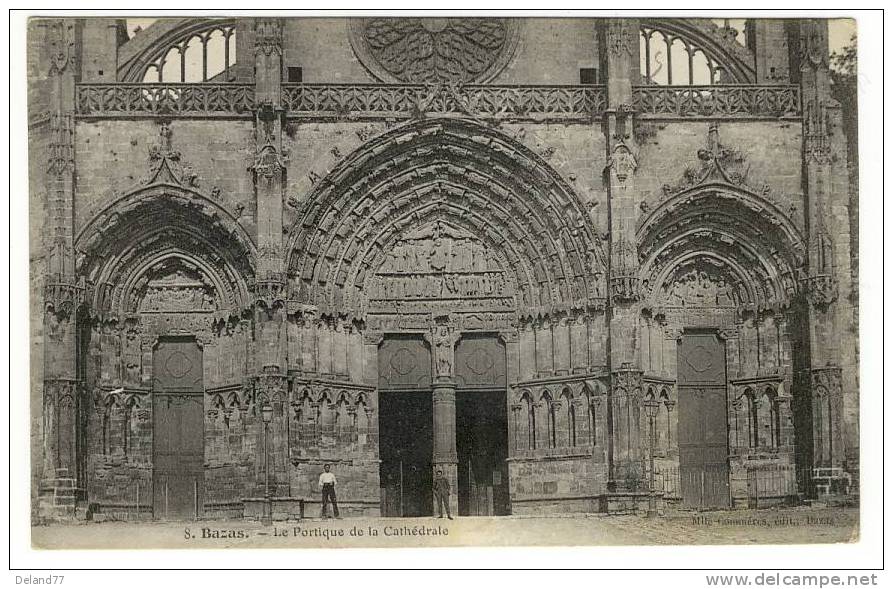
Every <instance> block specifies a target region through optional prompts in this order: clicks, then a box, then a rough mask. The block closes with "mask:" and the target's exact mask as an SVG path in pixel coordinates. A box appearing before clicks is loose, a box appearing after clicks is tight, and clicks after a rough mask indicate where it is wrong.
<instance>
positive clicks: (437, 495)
mask: <svg viewBox="0 0 893 589" xmlns="http://www.w3.org/2000/svg"><path fill="white" fill-rule="evenodd" d="M434 500H435V501H436V502H437V511H438V513H440V515H439V516H438V517H443V508H444V506H446V512H447V517H448V518H450V519H453V516H452V515H450V481H449V480H447V478H446V477H445V476H443V471H442V470H438V471H437V476H436V477H434Z"/></svg>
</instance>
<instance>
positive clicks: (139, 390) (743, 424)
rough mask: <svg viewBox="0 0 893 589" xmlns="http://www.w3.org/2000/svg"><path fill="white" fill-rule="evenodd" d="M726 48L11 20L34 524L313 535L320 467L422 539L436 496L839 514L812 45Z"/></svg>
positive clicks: (823, 165) (396, 29) (507, 503)
mask: <svg viewBox="0 0 893 589" xmlns="http://www.w3.org/2000/svg"><path fill="white" fill-rule="evenodd" d="M665 35H673V36H677V37H679V38H683V39H686V42H687V44H688V45H687V46H690V47H691V48H692V49H691V54H690V57H691V59H690V60H689V68H690V70H688V72H687V73H677V72H676V70H673V74H672V75H673V76H677V75H679V76H682V77H683V79H682V85H680V81H679V80H676V79H675V78H674V79H673V80H672V83H660V82H659V80H658V78H657V77H656V76H657V73H656V66H654V67H652V66H653V64H652V52H653V44H654V43H657V42H658V41H657V40H658V39H664V38H665V37H664V36H665ZM746 37H747V43H746V44H743V45H742V44H740V43H738V42H737V41H736V40H735V35H734V32H730V31H729V30H728V29H723V28H722V27H719V26H717V25H715V24H714V23H712V22H710V21H698V20H686V21H677V20H653V19H641V20H636V19H620V20H611V19H606V20H599V19H560V20H550V19H519V20H512V19H475V18H467V19H466V18H455V19H424V20H419V19H388V18H375V19H354V20H348V19H275V18H240V19H218V20H203V19H170V20H161V21H158V22H157V23H156V24H154V25H152V26H151V27H149V28H147V29H146V30H144V31H141V32H139V33H138V34H136V35H135V36H134V37H133V38H129V37H128V35H127V33H126V29H125V26H124V23H123V21H115V20H111V19H108V20H104V19H35V20H32V21H31V22H30V24H29V38H28V49H29V53H28V67H29V77H30V86H29V129H30V142H29V150H30V153H29V155H30V158H29V161H30V162H31V169H30V174H31V186H30V198H31V200H30V202H31V204H32V206H31V211H32V218H31V241H30V245H31V250H32V252H33V255H32V260H33V262H32V274H31V285H32V294H33V296H32V301H34V306H33V307H32V343H33V347H32V354H33V355H32V358H33V362H32V367H33V370H32V383H33V384H32V391H31V396H32V404H31V406H32V416H33V418H32V457H33V460H32V464H33V465H34V470H33V478H32V488H33V498H34V517H35V520H36V521H37V520H40V519H42V518H46V517H63V518H73V517H79V516H83V515H84V514H85V513H94V512H99V513H105V514H108V516H109V517H117V518H124V519H149V518H153V517H154V518H159V517H187V518H191V517H199V518H229V517H256V516H259V514H261V513H262V512H263V509H264V508H263V503H264V502H269V503H270V504H272V506H273V515H274V516H275V517H277V518H289V517H300V516H301V514H302V513H303V514H304V515H305V516H316V515H317V514H318V513H319V509H320V495H319V492H318V489H317V484H316V481H317V477H318V476H319V473H320V472H321V470H322V466H323V464H328V463H330V464H332V465H333V470H334V472H335V473H336V475H337V477H338V481H339V485H338V499H339V504H340V506H341V509H342V512H343V513H344V514H345V515H347V516H357V515H366V516H369V515H400V514H410V513H416V514H425V513H431V512H432V507H431V502H432V498H431V495H430V484H431V478H432V473H433V471H435V470H442V471H443V472H444V474H445V475H446V476H447V478H448V479H449V480H450V482H451V487H452V489H453V493H452V495H451V501H452V505H453V509H454V510H458V511H459V512H460V513H463V514H466V513H468V514H486V515H499V514H507V513H514V514H525V513H565V512H569V511H570V512H591V511H629V510H636V509H642V508H644V506H645V505H646V504H647V503H648V499H649V497H650V496H651V497H654V498H657V499H658V500H659V501H660V503H661V504H665V503H678V504H681V505H684V506H693V507H723V506H726V505H730V506H734V507H747V506H753V505H764V504H766V503H778V502H784V501H791V500H794V499H796V498H797V497H801V498H802V497H810V496H813V495H814V494H815V493H817V492H818V491H817V487H816V485H817V483H816V480H818V479H821V480H822V481H825V482H827V481H829V480H833V481H834V483H833V485H832V486H834V488H835V491H841V490H845V489H844V487H845V485H844V483H843V481H845V480H846V479H847V477H855V476H857V474H858V473H857V472H855V469H857V468H858V423H857V421H856V419H857V415H858V411H857V409H858V398H859V394H858V389H857V378H856V377H857V366H856V364H855V358H856V351H855V350H856V341H857V331H856V325H855V324H854V323H853V317H854V316H855V315H854V313H853V309H852V304H853V303H852V301H853V298H852V297H851V296H850V293H851V292H852V291H853V289H854V288H855V285H854V284H852V278H851V277H852V276H855V275H857V274H856V273H855V272H854V271H853V270H852V268H851V265H853V264H854V261H855V260H856V259H857V258H856V253H855V252H851V251H850V244H851V240H850V228H851V223H850V211H849V207H850V184H849V179H848V175H847V168H846V163H847V153H846V149H847V143H846V139H845V136H844V132H843V130H842V126H841V121H842V118H841V113H840V108H839V105H838V104H837V103H836V102H835V101H834V100H833V99H832V98H831V94H830V86H829V84H830V82H829V73H828V47H827V26H826V23H825V22H823V21H812V20H803V21H784V22H782V21H771V20H765V21H754V22H750V23H749V24H748V34H747V35H746ZM196 39H198V40H199V41H198V42H196V41H195V40H196ZM395 48H397V49H395ZM789 49H790V51H789ZM214 51H216V53H214ZM190 52H193V53H191V54H190ZM183 54H186V55H187V56H189V55H191V57H188V58H187V59H185V60H184V61H182V63H181V61H180V60H181V59H183V58H182V57H181V56H182V55H183ZM671 55H672V54H671ZM213 56H216V57H213ZM221 56H222V57H221ZM702 62H703V63H706V64H707V65H704V66H703V67H706V68H707V69H705V70H703V71H699V72H695V70H694V68H695V65H697V64H701V63H702ZM196 64H198V65H196ZM187 65H188V67H187ZM681 71H682V70H680V72H681ZM665 75H666V74H665ZM701 75H703V76H706V78H705V79H707V81H708V82H709V83H705V84H701V85H696V84H695V82H698V81H699V80H700V78H698V77H697V76H701ZM686 76H687V79H685V78H686ZM667 81H668V82H669V81H670V80H669V79H668V80H667ZM413 419H414V420H415V421H413ZM165 428H168V429H165ZM167 431H169V432H172V433H171V434H170V435H169V436H167V437H164V438H163V439H160V438H159V436H160V434H158V432H167ZM407 432H409V433H407ZM410 434H411V435H410ZM184 481H186V483H184ZM184 485H185V486H184ZM426 489H427V490H426ZM824 491H825V492H828V491H829V489H828V488H824ZM413 510H415V511H413Z"/></svg>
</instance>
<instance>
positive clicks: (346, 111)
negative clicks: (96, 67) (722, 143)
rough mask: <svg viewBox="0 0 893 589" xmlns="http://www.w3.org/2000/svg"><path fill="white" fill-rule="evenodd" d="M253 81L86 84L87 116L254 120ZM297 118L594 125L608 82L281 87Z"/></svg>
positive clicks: (650, 99) (736, 107)
mask: <svg viewBox="0 0 893 589" xmlns="http://www.w3.org/2000/svg"><path fill="white" fill-rule="evenodd" d="M632 101H633V104H632V106H633V109H634V110H635V112H636V113H638V114H640V115H641V116H643V117H648V118H666V119H680V118H681V119H688V118H793V117H798V116H800V113H801V107H800V90H799V88H798V87H797V86H771V85H763V86H757V85H735V86H636V87H634V88H633V99H632ZM256 106H257V105H256V101H255V96H254V86H252V85H246V84H79V85H78V87H77V113H78V115H79V116H85V117H110V118H115V117H128V116H153V115H157V116H168V117H171V116H173V117H175V116H183V117H190V116H193V117H201V116H221V117H250V116H253V111H254V109H255V108H256ZM282 106H283V108H284V109H285V111H286V114H287V116H289V117H292V118H308V119H311V118H319V119H327V118H344V119H364V118H396V119H401V118H414V117H421V116H435V117H436V116H445V117H449V116H458V117H470V118H480V119H489V120H528V121H549V120H558V121H578V122H587V121H591V120H593V119H596V118H598V117H600V116H601V115H602V113H603V112H604V110H605V109H606V108H607V96H606V92H605V88H604V86H493V85H465V86H450V85H434V86H423V85H405V84H295V85H284V86H283V87H282Z"/></svg>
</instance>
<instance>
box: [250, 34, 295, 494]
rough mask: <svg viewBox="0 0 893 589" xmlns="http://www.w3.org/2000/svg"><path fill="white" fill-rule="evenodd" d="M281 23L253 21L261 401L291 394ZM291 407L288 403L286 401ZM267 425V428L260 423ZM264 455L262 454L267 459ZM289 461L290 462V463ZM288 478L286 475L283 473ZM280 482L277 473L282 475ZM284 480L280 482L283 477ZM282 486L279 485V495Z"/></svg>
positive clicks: (279, 439)
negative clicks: (285, 244) (284, 232)
mask: <svg viewBox="0 0 893 589" xmlns="http://www.w3.org/2000/svg"><path fill="white" fill-rule="evenodd" d="M281 72H282V21H281V20H280V19H275V18H257V19H254V75H255V97H256V101H257V112H256V121H255V141H256V144H255V159H254V164H253V165H252V166H251V168H250V169H251V171H252V172H253V173H254V190H255V198H256V199H257V245H258V247H257V252H258V257H257V261H256V265H255V273H256V278H255V280H256V282H255V286H254V289H255V292H254V303H255V304H254V321H255V344H256V355H257V359H256V366H257V372H258V373H259V374H258V376H257V377H256V380H255V391H256V394H257V396H258V398H259V399H260V398H266V399H269V400H270V401H271V402H272V401H273V399H274V398H276V396H277V395H279V396H284V395H285V391H287V383H286V372H287V369H288V362H287V359H286V353H287V350H288V343H287V339H286V338H287V329H286V312H287V308H286V301H287V293H286V288H287V287H286V279H285V272H284V263H283V251H282V248H283V240H282V200H283V187H284V186H285V174H286V166H285V163H286V159H287V158H286V156H285V154H284V153H283V149H282V123H283V118H284V117H283V110H282V107H281V105H280V90H281V79H282V75H281ZM283 404H284V405H285V406H287V402H284V403H283ZM259 426H260V427H262V424H259ZM286 443H287V436H274V439H273V444H274V446H273V448H272V450H271V452H272V453H273V454H276V455H281V454H282V452H285V450H283V448H282V447H280V446H282V445H285V444H286ZM262 459H263V456H260V455H259V456H258V460H262ZM286 462H287V461H286ZM282 476H283V477H284V473H283V475H282ZM277 478H278V475H277ZM280 480H281V479H280ZM278 490H279V487H278V486H277V491H278Z"/></svg>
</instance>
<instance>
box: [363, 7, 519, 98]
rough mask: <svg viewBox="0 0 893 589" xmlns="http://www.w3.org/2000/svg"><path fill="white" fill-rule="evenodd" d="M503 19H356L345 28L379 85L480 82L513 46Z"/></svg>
mask: <svg viewBox="0 0 893 589" xmlns="http://www.w3.org/2000/svg"><path fill="white" fill-rule="evenodd" d="M517 37H518V23H517V21H515V20H513V19H507V18H361V19H354V20H352V21H351V24H350V39H351V45H352V46H353V49H354V52H355V53H356V55H357V58H358V59H359V60H360V62H361V63H362V64H363V65H364V66H366V68H367V69H368V70H369V71H370V72H371V73H372V75H374V76H375V77H376V78H378V79H379V80H381V81H383V82H402V83H406V84H441V83H450V84H461V83H475V82H478V83H482V82H487V81H489V80H491V79H493V77H495V76H496V75H497V74H498V73H499V72H500V71H502V69H503V68H504V67H505V65H506V64H507V63H508V61H509V60H510V59H511V57H512V55H513V54H514V51H515V46H516V45H517Z"/></svg>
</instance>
